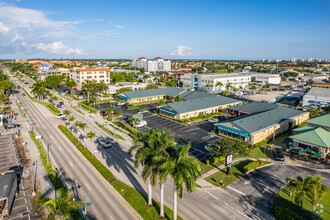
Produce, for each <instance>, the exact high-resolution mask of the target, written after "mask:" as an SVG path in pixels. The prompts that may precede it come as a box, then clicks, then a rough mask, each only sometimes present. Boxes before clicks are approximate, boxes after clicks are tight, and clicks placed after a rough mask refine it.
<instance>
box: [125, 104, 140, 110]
mask: <svg viewBox="0 0 330 220" xmlns="http://www.w3.org/2000/svg"><path fill="white" fill-rule="evenodd" d="M137 108H139V106H136V105H132V106H128V108H127V109H137Z"/></svg>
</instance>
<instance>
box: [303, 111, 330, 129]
mask: <svg viewBox="0 0 330 220" xmlns="http://www.w3.org/2000/svg"><path fill="white" fill-rule="evenodd" d="M305 122H306V123H308V124H315V125H318V126H321V127H322V126H323V127H330V114H326V115H322V116H318V117H315V118H310V119H308V120H306V121H305Z"/></svg>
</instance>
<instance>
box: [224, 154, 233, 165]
mask: <svg viewBox="0 0 330 220" xmlns="http://www.w3.org/2000/svg"><path fill="white" fill-rule="evenodd" d="M232 162H233V155H232V154H229V155H227V156H226V163H225V165H226V166H228V165H230V164H231V163H232Z"/></svg>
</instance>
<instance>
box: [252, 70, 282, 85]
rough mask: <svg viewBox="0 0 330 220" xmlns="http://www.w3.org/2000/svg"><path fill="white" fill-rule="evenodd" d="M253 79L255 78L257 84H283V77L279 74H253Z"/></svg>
mask: <svg viewBox="0 0 330 220" xmlns="http://www.w3.org/2000/svg"><path fill="white" fill-rule="evenodd" d="M251 78H252V79H253V78H254V79H255V80H256V82H257V83H261V84H263V85H266V84H268V83H270V84H272V85H279V84H281V77H280V75H278V74H266V73H252V74H251Z"/></svg>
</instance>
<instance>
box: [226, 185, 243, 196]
mask: <svg viewBox="0 0 330 220" xmlns="http://www.w3.org/2000/svg"><path fill="white" fill-rule="evenodd" d="M227 188H228V189H231V190H232V191H234V192H237V193H238V194H241V195H242V196H246V194H245V193H243V192H241V191H239V190H237V189H234V188H233V187H231V186H227Z"/></svg>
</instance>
